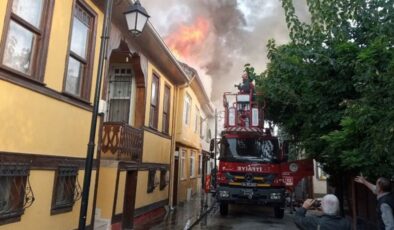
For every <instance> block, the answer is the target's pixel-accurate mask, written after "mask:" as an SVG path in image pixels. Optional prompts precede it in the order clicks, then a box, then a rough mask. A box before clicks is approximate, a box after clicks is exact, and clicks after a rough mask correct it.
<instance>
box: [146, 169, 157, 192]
mask: <svg viewBox="0 0 394 230" xmlns="http://www.w3.org/2000/svg"><path fill="white" fill-rule="evenodd" d="M155 178H156V169H149V170H148V186H147V191H146V192H147V193H152V192H153V191H154V190H155V187H156V186H155Z"/></svg>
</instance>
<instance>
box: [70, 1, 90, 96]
mask: <svg viewBox="0 0 394 230" xmlns="http://www.w3.org/2000/svg"><path fill="white" fill-rule="evenodd" d="M94 21H95V14H94V13H93V11H92V10H89V8H88V7H87V6H86V5H85V4H82V2H81V1H77V2H76V4H75V8H74V17H73V20H72V31H71V42H70V48H69V49H70V50H69V56H68V63H67V68H66V69H67V70H66V73H65V75H66V77H65V82H64V86H63V91H64V92H66V93H67V94H70V95H73V96H75V97H78V98H82V99H84V100H86V101H88V100H89V98H90V85H91V79H92V76H91V75H92V65H93V55H92V53H91V51H92V50H94V44H93V43H94V42H93V41H94V38H93V34H94V29H95V28H94Z"/></svg>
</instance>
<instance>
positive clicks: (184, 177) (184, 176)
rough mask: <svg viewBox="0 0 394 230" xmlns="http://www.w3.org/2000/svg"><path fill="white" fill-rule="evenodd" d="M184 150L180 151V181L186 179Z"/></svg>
mask: <svg viewBox="0 0 394 230" xmlns="http://www.w3.org/2000/svg"><path fill="white" fill-rule="evenodd" d="M185 161H186V150H185V149H182V150H181V179H186V164H185Z"/></svg>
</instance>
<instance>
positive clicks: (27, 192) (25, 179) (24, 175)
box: [0, 163, 35, 226]
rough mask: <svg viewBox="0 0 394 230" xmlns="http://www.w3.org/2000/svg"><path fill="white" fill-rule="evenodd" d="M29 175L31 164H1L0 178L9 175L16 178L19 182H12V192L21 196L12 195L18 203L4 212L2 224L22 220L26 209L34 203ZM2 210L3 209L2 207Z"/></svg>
mask: <svg viewBox="0 0 394 230" xmlns="http://www.w3.org/2000/svg"><path fill="white" fill-rule="evenodd" d="M29 175H30V167H29V165H26V164H18V163H11V164H2V165H0V179H6V178H7V177H8V178H11V180H15V181H16V183H18V184H17V185H16V183H12V182H10V183H11V185H10V186H12V187H10V190H11V191H10V194H19V197H15V196H12V195H10V197H11V200H12V202H16V204H14V205H12V208H13V209H12V210H8V211H6V212H3V213H2V214H1V215H0V226H1V225H3V224H9V223H14V222H18V221H20V220H21V216H22V215H23V214H24V211H25V209H26V208H28V207H30V206H31V205H32V204H33V202H34V200H35V198H34V194H33V190H32V188H31V186H30V182H29ZM15 185H16V187H15ZM1 205H2V204H1ZM1 205H0V208H1ZM0 211H2V210H1V209H0Z"/></svg>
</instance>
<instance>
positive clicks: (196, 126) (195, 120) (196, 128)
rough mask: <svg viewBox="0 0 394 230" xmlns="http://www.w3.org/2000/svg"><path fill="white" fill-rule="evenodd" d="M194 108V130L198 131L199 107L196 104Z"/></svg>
mask: <svg viewBox="0 0 394 230" xmlns="http://www.w3.org/2000/svg"><path fill="white" fill-rule="evenodd" d="M195 108H196V114H194V132H195V133H198V131H199V129H198V126H199V123H200V119H199V118H200V109H199V108H198V107H197V105H196V106H195Z"/></svg>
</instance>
